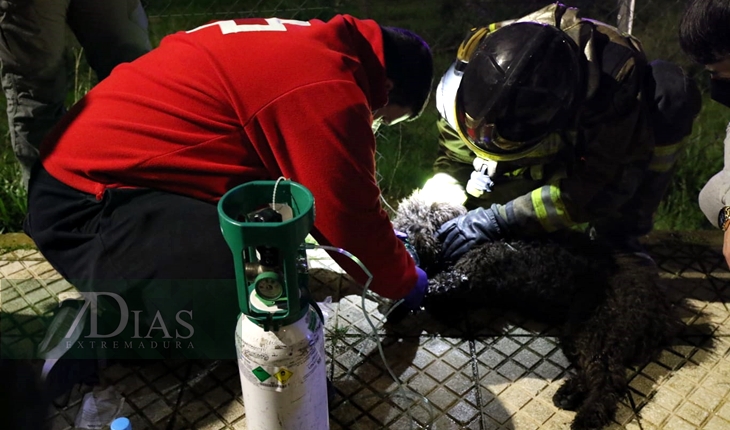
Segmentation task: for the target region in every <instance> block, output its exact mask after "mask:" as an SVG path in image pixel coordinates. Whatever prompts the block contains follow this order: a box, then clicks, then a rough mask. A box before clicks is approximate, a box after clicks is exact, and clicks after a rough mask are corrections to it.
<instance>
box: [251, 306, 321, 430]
mask: <svg viewBox="0 0 730 430" xmlns="http://www.w3.org/2000/svg"><path fill="white" fill-rule="evenodd" d="M236 352H237V356H238V370H239V374H240V376H241V388H242V390H243V404H244V405H245V407H246V420H247V422H246V423H247V426H248V429H249V430H275V429H282V430H313V429H317V430H319V429H329V410H328V408H327V375H326V373H325V350H324V330H323V324H322V320H321V318H320V317H319V315H318V314H317V312H315V310H314V308H312V307H310V309H309V312H307V313H306V314H305V315H304V316H303V317H302V318H300V319H299V320H297V321H296V322H294V323H293V324H289V325H286V326H284V327H281V328H279V329H278V330H277V331H266V330H264V329H263V327H261V326H260V325H259V324H256V323H254V322H252V321H251V320H250V319H249V318H247V317H246V316H245V315H243V314H241V316H240V317H239V319H238V325H237V327H236ZM323 402H324V405H323Z"/></svg>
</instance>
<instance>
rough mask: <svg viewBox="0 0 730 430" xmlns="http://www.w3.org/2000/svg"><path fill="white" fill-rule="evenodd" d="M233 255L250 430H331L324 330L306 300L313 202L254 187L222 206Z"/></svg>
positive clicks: (292, 191)
mask: <svg viewBox="0 0 730 430" xmlns="http://www.w3.org/2000/svg"><path fill="white" fill-rule="evenodd" d="M218 214H219V219H220V224H221V231H222V233H223V237H224V238H225V240H226V242H227V243H228V245H229V247H230V248H231V250H232V252H233V262H234V265H235V271H236V284H237V288H238V301H239V306H240V308H241V314H240V316H239V318H238V322H237V325H236V331H235V342H236V352H237V357H238V370H239V374H240V378H241V389H242V391H243V403H244V406H245V408H246V424H247V428H248V429H249V430H328V429H329V408H328V404H327V375H326V370H325V360H326V356H325V350H324V323H323V319H322V316H321V313H319V312H318V310H319V309H318V308H317V307H316V306H317V305H316V303H315V302H314V301H313V300H312V299H311V297H310V295H309V290H308V288H307V286H308V280H309V274H308V268H307V256H306V249H305V247H304V239H305V238H306V236H307V234H308V233H309V231H310V229H311V227H312V225H313V224H314V198H313V196H312V194H311V192H310V191H309V190H307V189H306V188H305V187H303V186H302V185H301V184H297V183H295V182H290V181H276V182H274V181H254V182H250V183H246V184H243V185H239V186H238V187H236V188H233V189H232V190H230V191H228V192H227V193H226V194H225V195H223V197H222V198H221V200H220V201H219V202H218Z"/></svg>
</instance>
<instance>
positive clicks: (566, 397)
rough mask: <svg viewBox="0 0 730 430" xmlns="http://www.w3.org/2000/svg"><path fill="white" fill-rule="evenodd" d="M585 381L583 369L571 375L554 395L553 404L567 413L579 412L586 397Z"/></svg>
mask: <svg viewBox="0 0 730 430" xmlns="http://www.w3.org/2000/svg"><path fill="white" fill-rule="evenodd" d="M583 379H584V378H583V371H582V369H576V374H575V375H571V376H570V377H569V378H568V379H567V380H566V381H565V383H563V385H561V386H560V388H558V391H556V392H555V395H553V404H554V405H555V406H557V407H558V408H560V409H563V410H566V411H576V410H578V408H579V407H580V406H581V405H582V404H583V401H584V400H585V397H586V388H585V382H584V380H583Z"/></svg>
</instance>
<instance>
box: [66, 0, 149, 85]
mask: <svg viewBox="0 0 730 430" xmlns="http://www.w3.org/2000/svg"><path fill="white" fill-rule="evenodd" d="M68 24H69V26H70V27H71V30H73V32H74V34H75V35H76V38H77V39H78V40H79V43H80V44H81V46H82V47H83V48H84V51H85V55H86V58H87V60H88V62H89V65H90V66H91V68H92V69H94V71H95V72H96V76H97V77H98V78H99V80H102V79H104V78H106V77H107V76H109V73H111V71H112V69H113V68H114V67H116V66H117V65H118V64H119V63H123V62H128V61H132V60H134V59H135V58H137V57H139V56H141V55H143V54H145V53H147V52H149V51H150V49H152V46H151V44H150V40H149V37H148V28H147V27H148V23H147V16H146V15H145V12H144V9H143V8H142V4H141V3H140V1H139V0H106V1H103V2H100V1H98V0H72V1H71V5H70V7H69V11H68Z"/></svg>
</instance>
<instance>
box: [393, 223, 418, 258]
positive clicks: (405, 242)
mask: <svg viewBox="0 0 730 430" xmlns="http://www.w3.org/2000/svg"><path fill="white" fill-rule="evenodd" d="M393 231H394V232H395V237H397V238H398V239H400V241H401V242H403V245H404V246H405V247H406V251H408V254H410V255H411V258H413V262H414V263H416V266H420V265H421V259H420V258H418V253H417V252H416V248H414V247H413V245H411V243H410V242H408V234H406V233H404V232H402V231H400V230H393Z"/></svg>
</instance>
